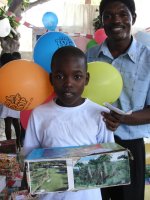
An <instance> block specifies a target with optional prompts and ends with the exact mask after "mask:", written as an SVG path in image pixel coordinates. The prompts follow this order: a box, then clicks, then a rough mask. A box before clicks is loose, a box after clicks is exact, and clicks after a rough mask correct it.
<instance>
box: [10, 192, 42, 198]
mask: <svg viewBox="0 0 150 200" xmlns="http://www.w3.org/2000/svg"><path fill="white" fill-rule="evenodd" d="M11 199H12V200H38V197H37V196H32V195H31V194H29V192H28V190H20V191H18V192H13V193H12V194H11Z"/></svg>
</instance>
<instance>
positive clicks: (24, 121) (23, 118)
mask: <svg viewBox="0 0 150 200" xmlns="http://www.w3.org/2000/svg"><path fill="white" fill-rule="evenodd" d="M55 96H56V95H55V93H53V94H52V95H51V96H49V97H48V99H47V100H46V101H45V102H44V103H47V102H49V101H51V100H52V99H53V98H54V97H55ZM31 113H32V110H23V111H21V112H20V122H21V125H22V127H23V128H24V129H26V128H27V125H28V121H29V118H30V115H31Z"/></svg>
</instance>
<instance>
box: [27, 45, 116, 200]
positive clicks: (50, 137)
mask: <svg viewBox="0 0 150 200" xmlns="http://www.w3.org/2000/svg"><path fill="white" fill-rule="evenodd" d="M51 66H52V73H51V74H50V81H51V83H52V85H53V87H54V90H55V92H56V95H57V97H56V99H55V100H53V101H51V102H49V103H47V104H44V105H41V106H39V107H38V108H36V109H35V110H34V111H33V112H32V115H31V117H30V120H29V124H28V127H27V131H26V136H25V141H24V154H25V155H27V154H28V153H30V152H31V151H32V150H33V149H34V148H48V147H66V146H80V145H91V144H96V143H103V142H114V136H113V133H112V132H111V131H108V130H107V128H106V126H105V123H104V122H103V118H102V116H101V114H100V113H101V112H102V111H105V112H108V110H107V109H106V108H104V107H103V106H100V105H97V104H96V103H94V102H92V101H90V100H89V99H84V98H82V97H81V95H82V93H83V90H84V87H85V85H87V84H88V81H89V74H88V73H87V62H86V57H85V55H84V53H83V52H82V51H81V50H80V49H78V48H76V47H70V46H67V47H62V48H60V49H58V50H57V51H56V52H55V53H54V55H53V58H52V63H51ZM40 199H42V200H45V199H47V200H50V199H52V200H54V199H56V200H62V199H63V200H83V199H86V200H91V199H94V200H100V199H101V193H100V189H93V190H82V191H77V192H61V193H49V194H46V195H40Z"/></svg>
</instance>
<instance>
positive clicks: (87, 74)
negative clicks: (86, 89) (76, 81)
mask: <svg viewBox="0 0 150 200" xmlns="http://www.w3.org/2000/svg"><path fill="white" fill-rule="evenodd" d="M89 80H90V74H89V72H87V73H86V81H85V85H88V83H89Z"/></svg>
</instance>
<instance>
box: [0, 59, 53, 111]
mask: <svg viewBox="0 0 150 200" xmlns="http://www.w3.org/2000/svg"><path fill="white" fill-rule="evenodd" d="M52 93H53V87H52V85H51V84H50V81H49V75H48V73H47V72H46V71H45V70H44V69H43V68H42V67H40V66H39V65H37V64H35V63H34V62H32V61H27V60H14V61H11V62H9V63H7V64H5V65H4V66H3V67H2V68H1V69H0V102H1V103H3V104H4V105H6V106H7V107H9V108H12V109H14V110H20V111H21V110H30V109H33V108H35V107H36V106H38V105H39V104H41V103H43V102H44V101H45V100H46V99H47V97H48V96H49V95H51V94H52Z"/></svg>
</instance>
